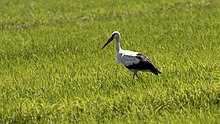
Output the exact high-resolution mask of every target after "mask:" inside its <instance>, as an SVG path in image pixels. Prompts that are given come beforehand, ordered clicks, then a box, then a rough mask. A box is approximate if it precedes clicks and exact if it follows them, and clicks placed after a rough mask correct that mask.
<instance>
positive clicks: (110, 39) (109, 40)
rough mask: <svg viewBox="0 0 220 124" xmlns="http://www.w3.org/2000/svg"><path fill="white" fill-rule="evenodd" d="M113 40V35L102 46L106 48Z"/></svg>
mask: <svg viewBox="0 0 220 124" xmlns="http://www.w3.org/2000/svg"><path fill="white" fill-rule="evenodd" d="M112 40H113V37H112V36H111V37H110V38H109V39H108V41H107V42H106V43H105V45H104V46H103V47H102V49H104V48H105V47H106V46H107V45H108V44H109V43H110V42H111V41H112Z"/></svg>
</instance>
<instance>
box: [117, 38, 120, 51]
mask: <svg viewBox="0 0 220 124" xmlns="http://www.w3.org/2000/svg"><path fill="white" fill-rule="evenodd" d="M119 50H121V46H120V38H118V39H116V51H117V52H119Z"/></svg>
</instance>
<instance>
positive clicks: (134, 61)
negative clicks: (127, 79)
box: [102, 31, 161, 79]
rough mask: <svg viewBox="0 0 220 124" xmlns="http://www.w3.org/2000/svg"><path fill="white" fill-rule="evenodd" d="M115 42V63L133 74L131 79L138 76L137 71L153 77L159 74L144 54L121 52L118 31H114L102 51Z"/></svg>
mask: <svg viewBox="0 0 220 124" xmlns="http://www.w3.org/2000/svg"><path fill="white" fill-rule="evenodd" d="M114 39H115V41H116V61H117V62H118V63H122V64H123V65H124V66H125V67H126V68H127V69H128V70H129V71H131V72H133V79H134V77H135V76H136V77H137V78H139V77H138V75H137V73H138V72H139V71H143V72H151V73H153V74H155V75H158V74H161V72H160V71H159V70H158V69H157V67H156V66H155V65H154V64H153V62H152V61H151V60H150V59H149V58H148V57H147V56H146V55H144V54H142V53H140V52H134V51H130V50H123V49H122V48H121V46H120V39H121V35H120V33H119V32H118V31H114V32H113V33H112V34H111V36H110V38H109V39H108V40H107V42H106V43H105V44H104V46H103V47H102V49H104V48H105V47H106V46H107V45H108V44H109V43H110V42H111V41H113V40H114Z"/></svg>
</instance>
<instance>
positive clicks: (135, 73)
mask: <svg viewBox="0 0 220 124" xmlns="http://www.w3.org/2000/svg"><path fill="white" fill-rule="evenodd" d="M135 76H137V78H138V79H139V77H138V75H137V72H136V71H135V72H134V74H133V79H134V77H135Z"/></svg>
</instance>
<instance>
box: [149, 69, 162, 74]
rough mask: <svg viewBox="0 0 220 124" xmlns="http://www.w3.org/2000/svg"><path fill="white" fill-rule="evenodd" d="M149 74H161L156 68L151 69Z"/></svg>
mask: <svg viewBox="0 0 220 124" xmlns="http://www.w3.org/2000/svg"><path fill="white" fill-rule="evenodd" d="M151 72H152V73H154V74H155V75H158V74H161V72H160V71H159V70H158V69H157V68H154V69H152V70H151Z"/></svg>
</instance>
